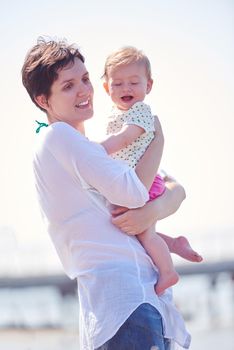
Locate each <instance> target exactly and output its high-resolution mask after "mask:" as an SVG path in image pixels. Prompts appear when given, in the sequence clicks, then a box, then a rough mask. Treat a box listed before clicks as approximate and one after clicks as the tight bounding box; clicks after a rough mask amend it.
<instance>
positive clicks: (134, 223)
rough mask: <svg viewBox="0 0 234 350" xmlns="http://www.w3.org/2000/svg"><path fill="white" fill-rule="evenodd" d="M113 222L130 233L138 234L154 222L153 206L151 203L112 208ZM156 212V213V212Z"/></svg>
mask: <svg viewBox="0 0 234 350" xmlns="http://www.w3.org/2000/svg"><path fill="white" fill-rule="evenodd" d="M111 214H112V223H113V224H114V225H115V226H117V227H118V228H119V229H121V231H123V232H125V233H127V234H128V235H137V234H139V233H141V232H143V231H145V230H146V229H147V228H148V227H149V226H151V224H153V223H154V221H155V220H154V217H155V215H153V208H150V206H149V203H147V204H146V205H144V207H142V208H137V209H130V210H129V209H128V208H123V207H116V208H115V209H113V210H112V212H111ZM154 214H155V213H154Z"/></svg>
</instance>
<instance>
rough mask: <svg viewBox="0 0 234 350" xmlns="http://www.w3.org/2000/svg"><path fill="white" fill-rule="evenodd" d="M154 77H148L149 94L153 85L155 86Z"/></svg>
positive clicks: (147, 88) (147, 89) (147, 90)
mask: <svg viewBox="0 0 234 350" xmlns="http://www.w3.org/2000/svg"><path fill="white" fill-rule="evenodd" d="M153 82H154V81H153V79H148V81H147V87H146V93H147V94H149V93H150V91H151V89H152V86H153Z"/></svg>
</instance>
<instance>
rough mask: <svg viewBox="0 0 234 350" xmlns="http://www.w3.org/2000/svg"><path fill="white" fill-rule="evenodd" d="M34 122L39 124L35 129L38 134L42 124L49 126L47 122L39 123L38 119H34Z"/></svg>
mask: <svg viewBox="0 0 234 350" xmlns="http://www.w3.org/2000/svg"><path fill="white" fill-rule="evenodd" d="M35 122H36V123H37V124H38V125H39V126H38V127H37V129H36V133H37V134H38V133H39V131H40V130H41V128H43V126H45V127H46V128H47V126H49V124H46V123H41V122H39V121H38V120H35Z"/></svg>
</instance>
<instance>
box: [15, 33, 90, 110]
mask: <svg viewBox="0 0 234 350" xmlns="http://www.w3.org/2000/svg"><path fill="white" fill-rule="evenodd" d="M75 58H78V59H80V60H81V61H82V62H83V63H84V61H85V60H84V56H83V55H82V54H81V53H80V51H79V49H78V48H77V47H76V46H75V45H73V44H72V45H69V44H68V43H67V41H66V40H65V39H62V40H55V39H46V38H43V37H39V38H38V40H37V44H36V45H35V46H33V47H32V48H31V50H30V51H29V52H28V54H27V56H26V58H25V61H24V65H23V67H22V82H23V85H24V87H25V88H26V90H27V92H28V94H29V96H30V97H31V99H32V101H33V102H34V103H35V104H36V105H37V107H39V108H40V109H41V110H43V111H45V110H44V109H43V108H41V107H40V106H39V105H38V104H37V102H36V101H35V97H37V96H40V95H45V97H46V98H49V97H50V93H51V86H52V84H53V82H54V81H55V80H56V79H57V78H58V72H59V70H61V69H62V68H64V67H66V66H69V65H71V66H72V65H73V64H74V59H75Z"/></svg>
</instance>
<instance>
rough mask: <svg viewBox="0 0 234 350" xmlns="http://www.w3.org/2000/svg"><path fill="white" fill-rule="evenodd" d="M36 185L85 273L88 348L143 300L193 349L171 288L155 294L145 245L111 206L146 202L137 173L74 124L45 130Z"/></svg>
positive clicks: (62, 253) (67, 260)
mask: <svg viewBox="0 0 234 350" xmlns="http://www.w3.org/2000/svg"><path fill="white" fill-rule="evenodd" d="M37 138H38V140H37V145H36V149H35V156H34V172H35V182H36V188H37V192H38V199H39V203H40V207H41V211H42V214H43V216H44V219H45V222H46V224H47V228H48V232H49V234H50V236H51V239H52V241H53V243H54V246H55V248H56V250H57V253H58V256H59V258H60V260H61V262H62V264H63V267H64V270H65V272H66V274H67V275H68V276H69V277H70V278H72V279H73V278H77V282H78V295H79V306H80V313H79V316H80V322H79V334H80V349H81V350H93V349H95V348H97V347H99V346H101V345H102V344H104V343H105V342H106V341H107V340H108V339H110V338H111V337H112V336H114V334H115V333H116V332H117V330H118V329H119V327H120V326H121V325H122V324H123V323H124V321H125V320H126V319H127V318H128V317H129V316H130V314H131V313H132V312H133V311H134V310H135V309H136V308H137V307H138V306H139V305H140V304H142V303H144V302H148V303H150V304H152V305H154V306H155V307H156V308H157V309H158V310H159V311H160V313H161V314H162V318H163V324H164V335H165V337H167V338H171V339H172V340H175V341H176V342H177V343H179V344H180V345H181V346H183V347H185V348H188V346H189V343H190V335H189V334H188V333H187V331H186V330H185V327H184V322H183V319H182V317H181V315H180V313H179V312H178V311H177V310H176V308H175V306H174V304H173V301H172V294H171V290H168V291H167V292H166V293H164V294H163V295H162V296H161V297H158V296H157V295H156V294H155V292H154V284H155V283H156V281H157V271H156V269H155V267H154V265H153V263H152V261H151V259H150V257H149V256H148V255H147V254H146V252H145V250H144V248H143V247H142V246H141V244H140V243H139V241H138V240H137V239H136V238H135V237H134V236H128V235H126V234H124V233H123V232H121V231H120V230H119V229H118V228H117V227H115V226H114V225H112V224H111V216H110V214H109V211H108V209H107V207H108V206H107V203H108V202H110V203H115V204H118V205H122V206H126V207H129V208H134V207H140V206H142V205H144V203H145V202H146V201H147V200H148V192H147V190H146V188H145V187H144V186H143V184H142V183H141V182H140V181H139V179H138V177H137V176H136V174H135V172H134V170H132V169H130V168H129V167H128V166H127V165H125V164H123V163H122V162H118V161H116V160H113V159H112V158H111V157H109V156H108V155H107V154H106V152H105V150H104V148H103V147H102V146H101V145H98V144H96V143H93V142H90V141H89V140H88V139H87V138H86V137H84V136H83V135H81V134H80V133H79V132H78V131H76V130H75V129H74V128H72V127H71V126H69V125H68V124H66V123H63V122H58V123H54V124H52V125H50V126H49V127H48V128H46V129H44V130H41V132H40V134H39V135H37Z"/></svg>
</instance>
